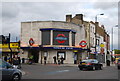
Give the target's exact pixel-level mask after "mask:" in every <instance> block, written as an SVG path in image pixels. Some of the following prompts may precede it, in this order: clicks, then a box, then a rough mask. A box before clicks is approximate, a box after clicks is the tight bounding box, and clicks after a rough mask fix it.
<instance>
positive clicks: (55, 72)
mask: <svg viewBox="0 0 120 81" xmlns="http://www.w3.org/2000/svg"><path fill="white" fill-rule="evenodd" d="M68 71H70V70H60V71H54V72H48V73H47V74H57V73H62V72H68Z"/></svg>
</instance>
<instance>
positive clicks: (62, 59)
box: [60, 56, 64, 64]
mask: <svg viewBox="0 0 120 81" xmlns="http://www.w3.org/2000/svg"><path fill="white" fill-rule="evenodd" d="M60 60H61V64H63V61H64V58H63V56H61V58H60Z"/></svg>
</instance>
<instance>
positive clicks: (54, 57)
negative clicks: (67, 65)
mask: <svg viewBox="0 0 120 81" xmlns="http://www.w3.org/2000/svg"><path fill="white" fill-rule="evenodd" d="M53 59H54V64H57V62H56V56H54V57H53Z"/></svg>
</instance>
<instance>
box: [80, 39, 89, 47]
mask: <svg viewBox="0 0 120 81" xmlns="http://www.w3.org/2000/svg"><path fill="white" fill-rule="evenodd" d="M79 45H80V46H81V47H86V46H87V43H86V41H84V40H82V41H81V42H80V44H79Z"/></svg>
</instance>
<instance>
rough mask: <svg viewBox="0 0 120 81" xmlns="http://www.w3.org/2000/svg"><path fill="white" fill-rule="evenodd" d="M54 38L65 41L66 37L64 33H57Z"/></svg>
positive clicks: (60, 41)
mask: <svg viewBox="0 0 120 81" xmlns="http://www.w3.org/2000/svg"><path fill="white" fill-rule="evenodd" d="M55 39H56V40H57V42H58V43H65V41H66V40H67V37H66V36H65V35H64V34H58V35H57V37H56V38H55Z"/></svg>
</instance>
